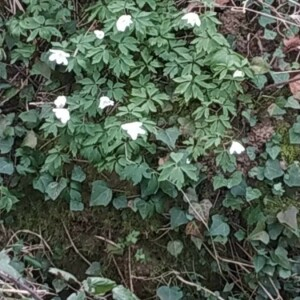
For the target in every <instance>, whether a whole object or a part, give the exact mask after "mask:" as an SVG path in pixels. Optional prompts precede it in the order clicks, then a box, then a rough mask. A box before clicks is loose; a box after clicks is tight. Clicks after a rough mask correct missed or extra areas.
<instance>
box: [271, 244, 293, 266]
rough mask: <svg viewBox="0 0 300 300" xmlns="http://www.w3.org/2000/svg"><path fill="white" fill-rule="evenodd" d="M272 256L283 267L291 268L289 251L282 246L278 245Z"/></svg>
mask: <svg viewBox="0 0 300 300" xmlns="http://www.w3.org/2000/svg"><path fill="white" fill-rule="evenodd" d="M272 258H273V260H274V261H275V262H277V263H278V264H279V265H280V266H281V267H282V268H284V269H287V270H290V269H291V263H290V261H289V258H288V252H287V251H286V250H285V249H284V248H283V247H281V246H278V247H277V248H276V250H275V252H274V255H272Z"/></svg>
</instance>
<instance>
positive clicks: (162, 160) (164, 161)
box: [158, 154, 170, 166]
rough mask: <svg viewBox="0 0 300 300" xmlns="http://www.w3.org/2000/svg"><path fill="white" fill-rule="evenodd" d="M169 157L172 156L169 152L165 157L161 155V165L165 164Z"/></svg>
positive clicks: (159, 160) (159, 163)
mask: <svg viewBox="0 0 300 300" xmlns="http://www.w3.org/2000/svg"><path fill="white" fill-rule="evenodd" d="M169 158H170V155H169V154H167V155H166V156H164V157H160V158H159V159H158V165H159V166H162V165H164V164H165V163H166V162H167V161H168V159H169Z"/></svg>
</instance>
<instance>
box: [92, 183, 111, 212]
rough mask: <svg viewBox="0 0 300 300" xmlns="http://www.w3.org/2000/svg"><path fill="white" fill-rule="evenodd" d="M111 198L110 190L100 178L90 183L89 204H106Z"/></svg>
mask: <svg viewBox="0 0 300 300" xmlns="http://www.w3.org/2000/svg"><path fill="white" fill-rule="evenodd" d="M111 200H112V190H111V189H110V188H109V187H108V186H107V185H106V183H105V182H104V181H102V180H96V181H94V182H93V185H92V194H91V199H90V206H100V205H102V206H107V205H108V204H109V203H110V201H111Z"/></svg>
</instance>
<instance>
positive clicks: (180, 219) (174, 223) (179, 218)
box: [169, 207, 189, 229]
mask: <svg viewBox="0 0 300 300" xmlns="http://www.w3.org/2000/svg"><path fill="white" fill-rule="evenodd" d="M169 213H170V216H171V227H172V228H173V229H174V228H177V227H179V226H180V225H183V224H186V223H188V221H189V220H188V218H187V217H186V213H185V211H183V210H181V209H179V208H178V207H173V208H171V209H170V211H169Z"/></svg>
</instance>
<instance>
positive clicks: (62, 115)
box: [52, 108, 70, 124]
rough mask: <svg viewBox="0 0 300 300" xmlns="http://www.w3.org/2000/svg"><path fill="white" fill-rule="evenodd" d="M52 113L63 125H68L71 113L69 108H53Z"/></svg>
mask: <svg viewBox="0 0 300 300" xmlns="http://www.w3.org/2000/svg"><path fill="white" fill-rule="evenodd" d="M52 111H53V112H54V114H55V117H56V118H57V119H58V120H60V121H61V122H62V123H63V124H66V123H67V122H68V121H69V120H70V113H69V111H68V109H67V108H53V109H52Z"/></svg>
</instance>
